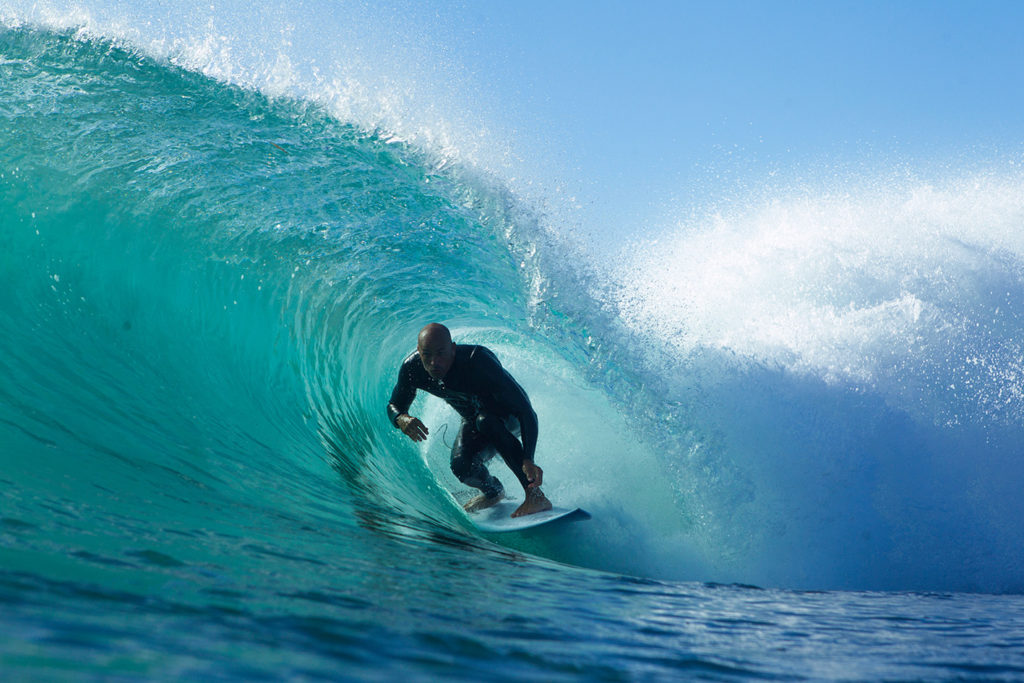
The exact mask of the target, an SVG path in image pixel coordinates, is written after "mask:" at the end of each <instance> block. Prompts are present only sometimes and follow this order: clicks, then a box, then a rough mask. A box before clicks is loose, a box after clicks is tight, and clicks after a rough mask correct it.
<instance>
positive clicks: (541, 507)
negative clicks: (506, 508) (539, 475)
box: [512, 489, 551, 517]
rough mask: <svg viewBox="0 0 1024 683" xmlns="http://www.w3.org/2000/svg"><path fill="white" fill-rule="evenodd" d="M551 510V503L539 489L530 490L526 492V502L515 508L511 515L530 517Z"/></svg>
mask: <svg viewBox="0 0 1024 683" xmlns="http://www.w3.org/2000/svg"><path fill="white" fill-rule="evenodd" d="M550 509H551V501H550V500H548V499H547V496H545V495H544V494H543V493H541V490H540V489H530V490H528V491H527V492H526V502H524V503H523V504H522V505H520V506H519V507H518V508H516V511H515V512H513V513H512V516H513V517H522V516H523V515H532V514H535V513H537V512H544V511H545V510H550Z"/></svg>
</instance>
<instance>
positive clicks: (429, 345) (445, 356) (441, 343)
mask: <svg viewBox="0 0 1024 683" xmlns="http://www.w3.org/2000/svg"><path fill="white" fill-rule="evenodd" d="M416 351H417V352H419V354H420V362H421V363H423V369H424V370H426V371H427V374H428V375H430V376H431V377H433V378H434V379H437V380H440V379H444V376H445V375H447V374H448V370H449V369H451V367H452V363H453V362H454V361H455V344H454V343H453V342H452V333H451V332H449V331H448V328H447V327H445V326H444V325H442V324H440V323H430V324H429V325H427V326H426V327H424V328H423V329H422V330H420V336H419V337H418V338H417V340H416Z"/></svg>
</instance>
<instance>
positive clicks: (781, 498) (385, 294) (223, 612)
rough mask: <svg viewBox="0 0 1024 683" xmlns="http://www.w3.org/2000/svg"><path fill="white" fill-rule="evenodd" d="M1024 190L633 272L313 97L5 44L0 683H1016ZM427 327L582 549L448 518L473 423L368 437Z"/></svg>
mask: <svg viewBox="0 0 1024 683" xmlns="http://www.w3.org/2000/svg"><path fill="white" fill-rule="evenodd" d="M1019 188H1020V184H1019V183H1017V181H1016V180H1015V179H1014V178H1012V177H1011V178H1009V179H1006V178H1003V179H995V180H992V179H989V180H979V181H975V182H972V183H969V184H968V185H966V186H965V187H957V186H947V187H939V188H920V189H918V190H917V191H915V192H914V193H913V194H912V197H911V199H910V200H907V199H906V198H903V199H901V200H899V201H897V200H894V199H893V198H892V195H890V194H887V193H884V192H882V193H877V194H871V193H866V194H864V195H858V196H856V197H853V198H852V199H851V198H848V197H847V198H844V199H841V200H835V199H833V198H829V199H812V200H809V201H796V200H792V201H790V200H786V201H781V202H773V203H769V204H768V205H767V208H764V207H761V206H760V205H757V206H752V207H751V208H750V209H749V210H748V211H747V212H746V213H742V212H741V215H739V216H725V217H722V216H715V217H713V218H711V219H709V225H708V226H706V229H703V230H701V231H696V232H693V233H684V234H679V235H667V236H665V239H664V241H663V242H662V243H661V245H659V246H655V247H650V246H645V245H637V246H636V247H635V248H634V249H633V250H632V252H631V253H632V255H633V257H634V258H633V260H631V259H629V258H624V259H622V260H621V262H620V263H619V264H618V268H619V269H618V270H616V271H614V272H613V271H610V270H601V269H600V268H597V267H592V266H591V265H588V264H587V263H585V262H584V261H582V260H581V259H584V258H585V257H584V256H581V255H579V254H576V253H575V252H574V251H573V250H572V247H570V246H569V245H567V244H566V243H564V242H562V241H560V240H559V239H558V238H557V237H556V236H554V235H552V234H551V233H550V232H549V231H548V230H547V229H546V228H545V227H544V226H543V225H542V223H543V220H542V219H541V218H538V215H537V214H536V213H534V212H532V211H531V210H529V209H527V208H524V205H523V203H522V202H521V201H519V200H517V199H516V197H515V196H514V195H513V193H512V192H511V191H509V190H508V188H507V186H506V185H505V184H504V183H503V182H502V181H501V180H500V178H497V177H495V176H493V175H489V174H485V173H483V172H479V171H475V170H473V168H472V167H471V166H469V165H466V164H460V163H456V162H453V161H452V159H451V158H449V157H448V156H446V155H445V154H443V153H439V152H437V151H436V150H430V149H429V148H427V147H425V146H423V145H413V144H410V143H408V142H403V141H402V140H401V139H398V138H396V137H395V136H394V135H392V134H389V133H387V132H385V131H383V130H382V129H373V128H372V127H368V126H365V125H362V124H361V123H352V122H350V121H348V120H347V119H345V118H344V117H339V116H338V115H337V113H336V112H333V111H330V110H329V109H328V108H326V107H324V106H322V105H321V104H317V103H314V102H312V101H311V100H308V99H303V98H294V97H291V98H288V97H268V95H267V94H266V93H265V92H263V91H262V90H258V89H256V90H254V89H246V88H241V87H239V86H237V85H233V84H231V83H230V82H226V81H225V80H220V79H216V78H211V77H209V76H207V75H201V74H199V73H196V72H194V71H190V70H187V69H184V68H181V67H179V66H175V65H173V64H171V63H168V62H167V61H166V60H164V59H157V58H153V57H151V56H148V55H147V54H146V53H143V52H141V51H139V50H137V49H135V48H133V47H131V45H130V43H113V42H110V41H108V40H103V39H97V38H89V37H85V36H82V35H77V34H75V33H74V32H60V31H58V32H53V31H47V30H40V29H34V28H31V27H24V26H23V27H18V28H5V29H0V259H2V261H0V302H2V305H0V351H2V353H0V483H2V493H0V558H2V561H0V605H2V608H0V624H2V627H3V631H4V633H5V634H6V637H5V638H4V639H3V642H2V644H0V668H2V670H3V671H4V672H5V674H7V675H8V676H10V677H12V678H14V679H30V680H31V679H40V680H48V679H53V678H76V679H77V678H80V677H97V678H101V677H102V678H107V677H110V678H119V677H123V678H127V679H138V678H145V679H178V678H188V677H193V678H194V677H203V678H238V679H259V678H272V679H279V678H300V679H302V678H343V679H369V680H375V679H387V680H390V679H393V678H395V677H397V676H403V677H406V678H409V679H412V680H428V679H429V680H434V679H438V678H454V679H461V678H465V679H479V678H484V677H486V678H488V679H495V680H503V679H507V680H522V679H525V678H528V677H529V678H538V677H539V678H542V679H544V680H570V679H585V680H659V679H663V680H669V679H676V678H678V677H692V678H710V679H716V680H722V679H741V678H784V679H793V678H802V677H807V678H813V679H897V678H898V679H931V680H934V679H944V678H945V679H954V678H956V679H962V678H977V679H1019V678H1021V677H1022V676H1024V654H1021V653H1022V652H1024V598H1022V597H1021V592H1022V590H1024V569H1022V567H1024V552H1022V550H1021V545H1020V542H1019V539H1020V538H1021V534H1022V532H1024V514H1022V513H1024V508H1022V503H1021V501H1020V497H1019V488H1020V487H1019V484H1020V482H1021V481H1022V480H1024V477H1022V471H1024V466H1022V465H1021V463H1020V462H1019V457H1018V456H1019V444H1020V443H1021V439H1020V437H1021V427H1020V425H1021V420H1020V418H1021V417H1022V416H1024V415H1022V411H1021V407H1022V396H1024V392H1022V391H1021V387H1022V383H1021V375H1020V370H1021V366H1020V353H1019V351H1020V346H1019V341H1018V339H1019V334H1018V332H1019V330H1020V329H1021V315H1022V314H1024V310H1022V309H1021V308H1020V301H1024V297H1021V296H1019V295H1020V294H1022V293H1024V269H1022V268H1021V265H1020V264H1021V263H1022V260H1021V255H1022V254H1024V249H1022V248H1021V245H1020V244H1019V238H1018V237H1016V235H1017V233H1018V231H1015V230H1014V228H1016V227H1017V226H1019V224H1020V223H1019V221H1020V218H1021V216H1022V215H1024V214H1022V212H1021V208H1020V206H1019V201H1018V200H1015V199H1014V197H1016V196H1019V194H1020V193H1019V192H1017V190H1018V189H1019ZM965 202H966V203H965ZM890 209H891V210H890ZM826 214H827V215H828V216H829V220H830V221H831V222H832V223H831V227H832V228H833V231H832V232H831V233H829V237H827V238H825V239H822V238H821V237H820V235H818V234H813V235H812V234H810V233H811V232H812V231H811V230H810V228H809V227H808V226H810V225H814V224H817V222H818V221H820V219H821V217H822V216H823V215H826ZM883 215H884V216H886V218H884V219H883V218H882V216H883ZM893 215H896V216H897V218H896V219H893V218H892V216H893ZM950 216H953V217H954V218H955V219H950V218H949V217H950ZM894 220H895V221H896V223H895V225H897V226H898V227H900V228H901V229H902V230H903V232H902V233H901V234H903V235H905V237H902V238H891V239H890V241H888V242H887V241H886V239H883V237H884V236H886V235H889V234H890V233H891V232H893V231H892V230H890V228H892V226H893V225H894V223H892V222H891V221H894ZM886 221H890V222H888V223H887V222H886ZM863 225H869V226H873V227H871V228H868V229H861V228H859V226H863ZM951 226H952V227H951ZM882 253H884V254H887V255H888V258H880V254H882ZM771 263H776V264H778V263H782V264H784V265H783V267H774V268H773V267H771V266H769V265H767V264H771ZM737 272H742V273H743V277H742V278H738V277H734V275H735V273H737ZM765 292H770V293H771V295H770V296H769V295H768V294H766V293H765ZM666 293H668V294H669V295H670V296H666ZM666 302H668V303H673V302H674V303H675V304H676V305H675V306H671V305H668V304H667V303H666ZM787 311H789V312H796V313H799V315H798V316H794V317H793V319H791V320H789V321H788V323H787V324H783V325H781V326H773V325H771V324H769V322H768V321H769V320H778V319H780V318H783V319H785V318H786V315H787ZM435 319H436V320H442V321H445V322H446V323H448V324H449V325H450V326H451V327H452V329H453V331H454V332H455V335H456V338H457V339H462V340H467V341H472V342H479V343H486V344H488V345H489V346H491V347H492V348H493V349H495V351H496V352H497V353H498V354H499V356H500V357H501V358H502V360H503V362H504V363H505V364H506V366H508V367H509V368H510V369H511V370H512V371H513V373H514V374H515V375H516V377H517V378H519V379H520V381H521V383H522V384H523V385H524V386H525V387H526V388H527V390H528V392H529V393H530V395H531V398H532V399H533V401H534V403H535V406H536V407H537V410H538V413H539V415H540V416H541V441H540V446H539V449H538V459H539V460H540V462H541V464H543V465H544V467H545V476H546V479H547V481H548V484H547V486H546V491H547V493H548V495H549V496H550V497H552V498H553V499H554V500H555V501H556V502H563V503H566V504H579V505H582V506H583V507H585V508H587V509H588V510H590V511H591V512H592V513H593V514H594V519H592V520H590V521H589V522H586V523H580V524H574V525H571V526H567V527H562V528H557V529H549V530H544V531H541V532H538V533H533V534H524V535H519V536H517V535H509V536H502V537H488V536H485V535H481V534H479V533H477V532H475V531H474V530H473V529H472V528H471V527H470V526H469V525H468V524H467V523H466V521H465V520H464V518H463V517H462V515H461V514H460V512H459V511H458V508H457V506H456V504H455V503H454V501H453V499H452V498H451V496H450V495H449V493H448V491H449V490H455V489H457V484H456V482H454V480H453V479H452V478H451V475H450V474H449V473H448V472H447V468H446V459H447V450H448V448H447V446H446V444H445V442H446V441H447V442H448V443H450V442H451V439H452V437H453V435H454V431H453V430H454V429H455V427H456V426H457V422H456V419H455V416H454V415H453V414H452V413H451V412H450V411H448V409H447V408H445V407H444V406H443V405H439V404H437V403H436V402H431V401H422V402H421V403H419V404H418V405H419V410H420V412H421V415H422V416H423V417H424V419H425V420H427V422H428V424H429V425H431V428H432V434H433V436H432V438H431V440H430V441H428V442H427V444H426V445H425V446H424V447H422V448H418V447H416V446H415V445H413V444H411V443H409V442H408V441H406V440H403V439H402V438H400V436H399V435H398V434H397V433H396V432H395V431H394V430H393V429H392V428H391V426H390V425H389V423H388V422H387V420H386V418H385V416H384V403H385V402H386V400H387V396H388V393H389V391H390V388H391V386H392V383H393V381H394V373H395V371H396V369H397V366H398V363H399V362H400V361H401V359H402V358H404V356H405V355H406V354H407V353H408V352H409V350H410V349H411V346H412V344H413V340H414V338H415V334H416V332H417V331H418V330H419V328H420V327H421V326H422V325H423V324H424V323H425V322H427V321H430V320H435ZM826 328H827V330H826ZM446 424H447V425H449V426H448V428H447V431H445V429H444V428H442V425H446Z"/></svg>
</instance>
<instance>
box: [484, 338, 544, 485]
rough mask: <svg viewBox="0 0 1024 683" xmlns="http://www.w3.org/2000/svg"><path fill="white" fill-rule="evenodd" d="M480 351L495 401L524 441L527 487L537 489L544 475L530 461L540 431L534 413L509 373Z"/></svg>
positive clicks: (524, 469) (523, 393) (528, 400)
mask: <svg viewBox="0 0 1024 683" xmlns="http://www.w3.org/2000/svg"><path fill="white" fill-rule="evenodd" d="M481 349H483V347H481ZM483 350H485V351H486V353H484V354H481V361H482V362H481V365H482V366H483V368H484V372H485V373H486V375H487V379H488V382H489V384H490V386H491V387H492V389H493V393H494V398H495V400H496V402H497V403H499V404H500V405H503V406H505V407H506V408H507V409H508V410H509V411H510V413H511V414H512V415H514V416H515V418H516V419H517V420H519V436H520V437H521V438H522V440H523V473H524V474H525V475H526V477H527V479H529V480H530V482H531V484H530V488H535V487H537V486H540V484H541V481H542V479H543V476H544V471H543V470H542V469H541V468H540V467H538V466H537V465H536V464H535V463H534V462H533V456H534V453H535V452H536V451H537V436H538V434H539V432H540V426H539V424H538V421H537V413H536V411H534V409H533V405H532V404H531V403H530V397H529V396H527V395H526V391H525V390H524V389H523V388H522V387H521V386H519V383H518V382H516V380H515V379H514V378H513V377H512V375H511V374H509V372H508V370H506V369H505V368H504V367H502V365H501V361H499V360H498V358H497V356H495V355H494V354H493V353H492V352H491V351H490V350H489V349H483Z"/></svg>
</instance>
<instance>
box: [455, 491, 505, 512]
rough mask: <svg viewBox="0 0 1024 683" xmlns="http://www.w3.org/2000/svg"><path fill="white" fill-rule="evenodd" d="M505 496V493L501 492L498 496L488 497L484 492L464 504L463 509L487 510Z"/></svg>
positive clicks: (469, 510)
mask: <svg viewBox="0 0 1024 683" xmlns="http://www.w3.org/2000/svg"><path fill="white" fill-rule="evenodd" d="M504 497H505V495H504V494H502V493H499V494H498V495H496V496H492V497H490V498H488V497H487V496H485V495H484V494H482V493H481V494H480V495H479V496H477V497H476V498H473V499H472V500H470V501H469V502H468V503H466V504H465V505H463V506H462V509H463V510H465V511H466V512H477V511H479V510H486V509H487V508H489V507H494V506H495V505H497V504H498V503H500V502H501V500H502V499H503V498H504Z"/></svg>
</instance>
